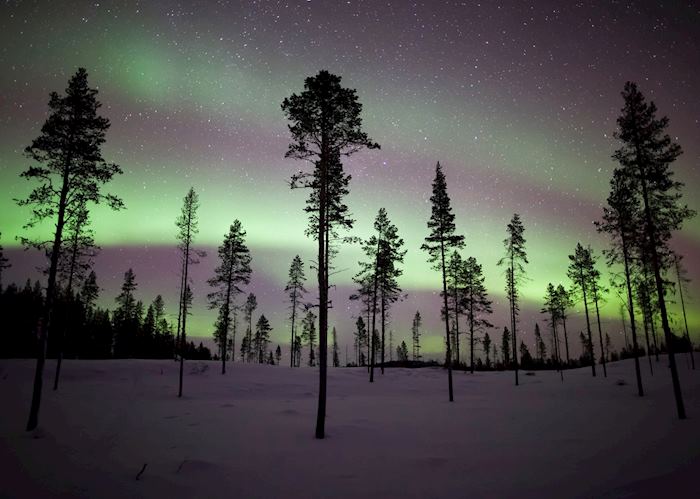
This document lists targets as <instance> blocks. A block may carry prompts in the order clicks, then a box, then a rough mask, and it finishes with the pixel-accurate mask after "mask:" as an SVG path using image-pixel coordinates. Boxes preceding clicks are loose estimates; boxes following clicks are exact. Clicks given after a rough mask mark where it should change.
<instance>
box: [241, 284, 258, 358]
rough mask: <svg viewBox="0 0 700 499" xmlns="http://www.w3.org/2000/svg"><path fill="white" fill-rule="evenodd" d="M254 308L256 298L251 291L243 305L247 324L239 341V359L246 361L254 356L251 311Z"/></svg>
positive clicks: (256, 303)
mask: <svg viewBox="0 0 700 499" xmlns="http://www.w3.org/2000/svg"><path fill="white" fill-rule="evenodd" d="M256 308H258V299H257V298H256V296H255V295H254V294H253V293H250V294H248V298H246V302H245V305H244V306H243V313H244V317H245V321H246V322H247V323H248V326H247V329H246V333H245V338H244V340H243V342H241V359H243V360H244V361H246V362H252V361H253V359H254V358H255V350H254V348H253V312H255V309H256Z"/></svg>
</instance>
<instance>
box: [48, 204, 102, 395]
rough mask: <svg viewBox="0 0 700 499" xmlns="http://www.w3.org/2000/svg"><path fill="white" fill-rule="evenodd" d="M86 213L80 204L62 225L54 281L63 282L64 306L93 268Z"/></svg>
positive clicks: (61, 337)
mask: <svg viewBox="0 0 700 499" xmlns="http://www.w3.org/2000/svg"><path fill="white" fill-rule="evenodd" d="M89 216H90V214H89V212H88V210H87V206H86V205H85V203H82V204H80V205H79V206H78V207H77V208H76V210H75V213H74V216H73V217H71V219H70V220H68V222H67V223H66V225H65V230H66V234H67V237H66V238H65V241H64V245H65V247H64V249H63V251H62V252H61V255H60V258H59V260H58V278H59V279H60V280H61V281H62V282H63V294H64V299H65V301H66V302H68V303H70V302H71V301H73V288H74V286H80V283H81V282H82V281H83V279H85V277H86V273H87V271H88V270H90V268H91V267H92V264H93V260H92V259H93V258H94V257H95V255H96V254H97V251H98V248H97V246H96V245H95V240H94V237H93V232H92V230H91V229H90V228H89V223H90V219H89ZM71 318H72V316H71V314H67V315H66V316H65V317H64V319H63V327H62V328H60V330H59V334H58V341H57V343H58V351H57V352H56V373H55V375H54V381H53V389H54V391H55V390H58V382H59V379H60V377H61V366H62V364H63V348H64V343H65V337H66V334H67V332H68V329H69V327H71V326H72V325H73V322H72V320H71Z"/></svg>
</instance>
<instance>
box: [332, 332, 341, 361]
mask: <svg viewBox="0 0 700 499" xmlns="http://www.w3.org/2000/svg"><path fill="white" fill-rule="evenodd" d="M332 338H333V367H340V352H339V350H338V333H337V332H336V330H335V327H333V332H332Z"/></svg>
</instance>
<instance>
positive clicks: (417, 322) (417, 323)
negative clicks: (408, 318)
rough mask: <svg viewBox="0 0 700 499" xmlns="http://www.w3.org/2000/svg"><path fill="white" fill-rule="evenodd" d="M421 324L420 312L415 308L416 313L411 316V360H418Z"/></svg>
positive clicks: (419, 355)
mask: <svg viewBox="0 0 700 499" xmlns="http://www.w3.org/2000/svg"><path fill="white" fill-rule="evenodd" d="M422 325H423V319H422V318H421V316H420V312H419V311H418V310H416V315H414V316H413V324H411V339H412V343H413V360H420V359H421V354H420V336H421V330H420V328H421V326H422Z"/></svg>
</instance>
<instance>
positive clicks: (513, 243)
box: [498, 213, 528, 386]
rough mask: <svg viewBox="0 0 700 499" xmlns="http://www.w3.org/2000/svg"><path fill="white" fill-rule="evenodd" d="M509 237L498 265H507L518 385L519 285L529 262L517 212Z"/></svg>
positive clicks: (523, 228)
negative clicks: (525, 265) (504, 252)
mask: <svg viewBox="0 0 700 499" xmlns="http://www.w3.org/2000/svg"><path fill="white" fill-rule="evenodd" d="M506 232H507V233H508V237H507V238H506V239H504V240H503V245H504V246H505V248H506V254H505V256H504V257H503V258H501V259H500V260H499V261H498V265H505V266H506V293H507V295H508V303H509V304H510V327H511V334H512V335H513V338H512V340H513V341H512V347H513V368H514V369H515V386H518V352H517V348H516V346H517V328H518V314H519V312H520V305H519V302H520V294H519V290H518V287H519V285H520V284H521V283H522V282H523V281H524V279H525V267H524V264H526V263H528V261H527V253H526V252H525V238H524V236H523V234H524V232H525V227H524V226H523V224H522V221H521V220H520V215H518V214H517V213H515V214H514V215H513V218H511V220H510V223H508V225H507V226H506Z"/></svg>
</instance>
